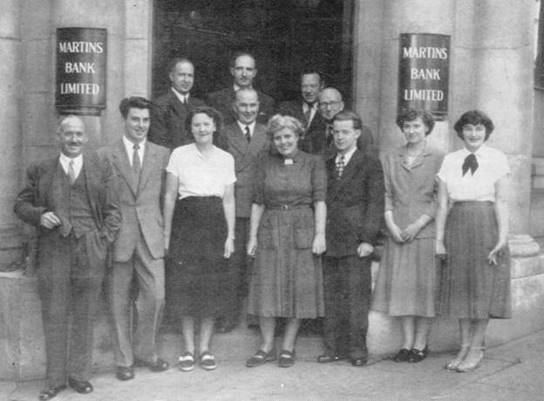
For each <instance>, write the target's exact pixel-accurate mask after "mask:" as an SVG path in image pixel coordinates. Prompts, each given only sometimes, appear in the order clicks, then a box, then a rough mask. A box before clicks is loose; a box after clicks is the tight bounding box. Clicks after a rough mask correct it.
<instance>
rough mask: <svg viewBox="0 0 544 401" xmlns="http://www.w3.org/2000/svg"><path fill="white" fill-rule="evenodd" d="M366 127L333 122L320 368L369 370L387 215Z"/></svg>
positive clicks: (339, 118) (345, 117)
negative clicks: (364, 138)
mask: <svg viewBox="0 0 544 401" xmlns="http://www.w3.org/2000/svg"><path fill="white" fill-rule="evenodd" d="M362 127H363V124H362V121H361V118H360V117H359V116H358V115H357V114H356V113H354V112H351V111H342V112H340V113H338V114H336V115H335V116H334V119H333V129H334V133H333V135H334V144H335V146H336V153H335V154H334V155H332V156H331V157H330V158H329V159H328V160H327V162H326V167H327V178H328V189H327V201H326V202H327V228H326V239H327V252H326V254H325V256H324V267H323V281H324V295H325V311H326V312H325V320H324V329H325V347H326V352H325V354H323V355H320V356H319V357H318V359H317V360H318V362H320V363H326V362H335V361H339V360H342V359H347V358H349V359H350V360H351V364H352V365H353V366H363V365H365V364H366V361H367V356H368V351H367V348H366V333H367V328H368V309H369V304H370V296H371V282H372V277H371V271H370V264H371V259H370V255H371V254H372V252H373V250H374V244H375V241H376V237H377V234H378V232H379V230H380V228H381V223H382V219H383V213H384V191H385V190H384V181H383V171H382V167H381V164H380V161H379V160H378V158H377V156H376V155H371V154H369V153H363V152H361V151H360V150H358V149H357V139H358V137H359V136H360V135H361V130H362Z"/></svg>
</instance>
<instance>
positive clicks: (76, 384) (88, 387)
mask: <svg viewBox="0 0 544 401" xmlns="http://www.w3.org/2000/svg"><path fill="white" fill-rule="evenodd" d="M68 385H69V386H70V387H71V388H73V389H74V390H75V391H77V392H78V393H79V394H89V393H92V392H93V385H92V384H91V383H90V382H88V381H87V380H77V379H74V378H73V377H69V378H68Z"/></svg>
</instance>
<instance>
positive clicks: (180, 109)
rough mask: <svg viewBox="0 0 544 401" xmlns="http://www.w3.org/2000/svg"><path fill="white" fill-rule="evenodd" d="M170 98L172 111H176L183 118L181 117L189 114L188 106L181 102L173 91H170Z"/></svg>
mask: <svg viewBox="0 0 544 401" xmlns="http://www.w3.org/2000/svg"><path fill="white" fill-rule="evenodd" d="M168 96H169V98H168V101H169V103H170V105H171V106H172V109H174V111H175V113H176V114H177V115H178V116H180V117H181V116H184V115H185V114H187V108H186V106H185V105H184V104H183V103H181V102H180V101H179V99H178V98H177V96H176V94H175V93H173V92H172V90H170V93H169V94H168ZM189 99H190V98H189Z"/></svg>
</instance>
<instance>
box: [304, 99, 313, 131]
mask: <svg viewBox="0 0 544 401" xmlns="http://www.w3.org/2000/svg"><path fill="white" fill-rule="evenodd" d="M306 106H308V107H306V111H305V112H304V119H305V120H306V127H309V126H310V118H311V117H312V105H311V104H310V103H306Z"/></svg>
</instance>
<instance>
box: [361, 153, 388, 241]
mask: <svg viewBox="0 0 544 401" xmlns="http://www.w3.org/2000/svg"><path fill="white" fill-rule="evenodd" d="M365 171H366V174H365V194H366V207H365V209H364V216H363V225H362V227H361V231H360V233H359V240H360V242H367V243H369V244H374V243H375V242H376V238H377V236H378V233H379V232H380V229H381V228H382V226H383V213H384V193H385V186H384V180H383V169H382V165H381V163H380V161H379V159H378V158H377V157H375V156H371V155H368V154H367V155H366V166H365Z"/></svg>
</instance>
